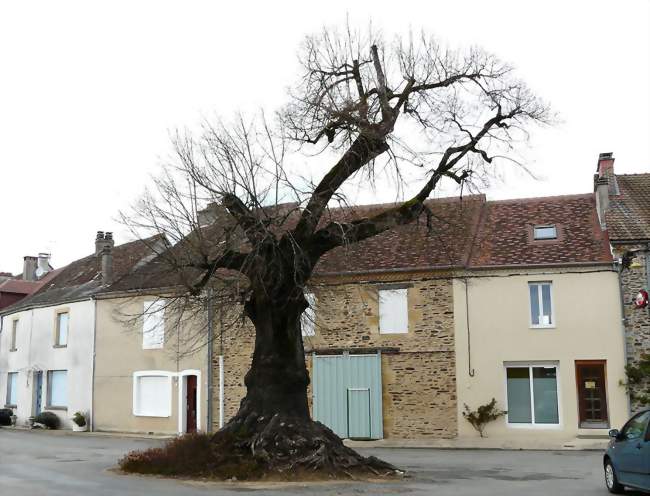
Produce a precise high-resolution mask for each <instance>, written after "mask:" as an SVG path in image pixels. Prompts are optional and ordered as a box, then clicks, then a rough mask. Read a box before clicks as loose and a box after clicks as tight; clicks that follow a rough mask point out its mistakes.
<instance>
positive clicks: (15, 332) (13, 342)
mask: <svg viewBox="0 0 650 496" xmlns="http://www.w3.org/2000/svg"><path fill="white" fill-rule="evenodd" d="M17 337H18V319H15V320H13V321H12V322H11V348H10V349H9V351H16V350H17V349H18V348H16V344H17V341H16V339H17Z"/></svg>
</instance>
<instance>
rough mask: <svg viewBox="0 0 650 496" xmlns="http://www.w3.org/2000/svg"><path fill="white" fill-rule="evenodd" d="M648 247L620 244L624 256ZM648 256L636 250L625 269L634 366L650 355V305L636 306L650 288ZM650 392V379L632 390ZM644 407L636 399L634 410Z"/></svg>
mask: <svg viewBox="0 0 650 496" xmlns="http://www.w3.org/2000/svg"><path fill="white" fill-rule="evenodd" d="M644 248H645V247H644V246H641V245H625V246H617V254H618V255H619V256H620V255H622V254H623V253H625V252H626V251H632V250H643V249H644ZM647 256H648V255H647V252H646V251H635V256H634V258H633V259H632V260H631V265H630V267H629V268H627V269H623V271H622V272H621V283H622V289H623V311H624V317H625V336H626V351H627V361H628V364H630V365H636V364H638V363H639V360H640V359H641V357H642V355H650V307H649V308H646V309H638V308H636V307H635V306H634V298H635V297H636V295H637V293H638V292H639V290H641V289H646V290H648V278H647V277H648V276H647V272H646V268H647V265H646V257H647ZM648 391H650V380H646V381H644V382H643V383H641V384H639V385H636V386H633V387H632V388H631V391H630V392H631V396H632V397H634V395H635V393H636V394H645V395H648ZM643 406H646V405H642V404H641V403H639V402H638V401H634V400H633V401H632V404H631V408H632V411H633V412H636V411H637V410H639V409H640V408H641V407H643Z"/></svg>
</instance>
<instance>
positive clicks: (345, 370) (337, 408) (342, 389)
mask: <svg viewBox="0 0 650 496" xmlns="http://www.w3.org/2000/svg"><path fill="white" fill-rule="evenodd" d="M312 376H313V377H312V380H313V391H314V419H316V420H318V421H320V422H322V423H324V424H325V425H327V426H328V427H329V428H330V429H332V430H333V431H334V432H336V434H338V435H339V436H340V437H344V438H351V439H381V438H383V436H384V432H383V416H382V411H381V356H380V355H347V354H345V355H326V356H318V355H317V356H314V367H313V373H312Z"/></svg>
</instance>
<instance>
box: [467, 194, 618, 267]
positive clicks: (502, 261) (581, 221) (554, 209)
mask: <svg viewBox="0 0 650 496" xmlns="http://www.w3.org/2000/svg"><path fill="white" fill-rule="evenodd" d="M548 224H554V225H555V226H556V228H557V234H558V236H557V239H555V240H534V239H533V227H534V226H536V225H548ZM594 262H595V263H600V262H602V263H610V262H612V256H611V253H610V250H609V243H608V239H607V235H606V233H605V232H604V231H603V230H602V229H601V228H600V225H599V223H598V218H597V213H596V202H595V197H594V195H593V194H584V195H567V196H555V197H543V198H523V199H516V200H502V201H491V202H487V203H486V206H485V208H484V213H483V218H482V220H481V225H480V227H479V231H478V233H477V236H476V240H475V242H474V246H473V248H472V255H471V257H470V263H469V266H470V268H472V267H494V266H511V265H520V266H530V265H558V264H576V263H594Z"/></svg>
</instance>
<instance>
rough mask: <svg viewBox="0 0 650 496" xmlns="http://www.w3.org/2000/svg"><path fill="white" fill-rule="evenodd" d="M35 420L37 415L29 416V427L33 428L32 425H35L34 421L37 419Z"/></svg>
mask: <svg viewBox="0 0 650 496" xmlns="http://www.w3.org/2000/svg"><path fill="white" fill-rule="evenodd" d="M35 420H36V417H34V416H32V417H28V418H27V427H29V428H30V429H31V428H32V427H34V421H35Z"/></svg>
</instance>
